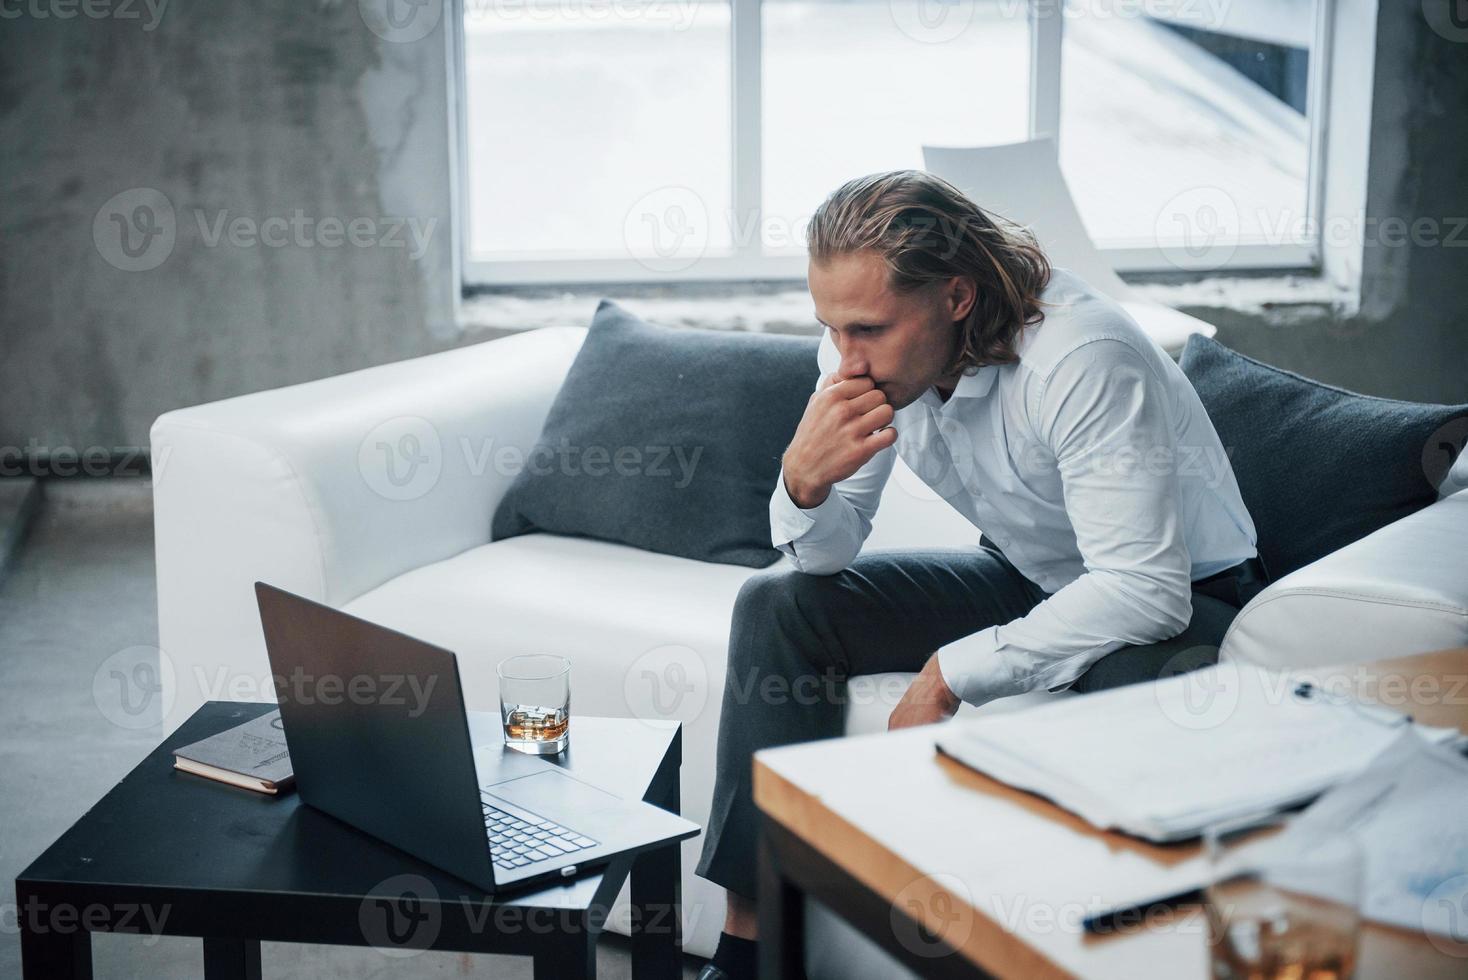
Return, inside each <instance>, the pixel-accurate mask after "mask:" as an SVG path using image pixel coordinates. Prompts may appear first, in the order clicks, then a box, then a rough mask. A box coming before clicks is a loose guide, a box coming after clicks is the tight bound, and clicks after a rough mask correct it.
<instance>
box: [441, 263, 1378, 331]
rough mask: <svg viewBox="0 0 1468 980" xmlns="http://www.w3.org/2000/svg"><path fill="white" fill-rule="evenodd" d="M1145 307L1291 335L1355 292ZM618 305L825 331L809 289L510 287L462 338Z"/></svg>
mask: <svg viewBox="0 0 1468 980" xmlns="http://www.w3.org/2000/svg"><path fill="white" fill-rule="evenodd" d="M1128 278H1129V279H1130V280H1131V281H1130V285H1131V286H1132V288H1133V289H1135V290H1136V292H1137V295H1138V296H1139V297H1141V298H1145V299H1150V300H1153V301H1155V302H1158V303H1161V304H1163V305H1165V306H1171V307H1174V308H1176V309H1179V310H1182V311H1183V312H1185V313H1190V314H1192V315H1195V316H1198V317H1199V318H1200V319H1204V320H1207V319H1208V316H1207V313H1208V311H1209V310H1226V311H1229V312H1231V313H1234V314H1242V315H1245V316H1250V317H1255V318H1258V319H1260V320H1262V321H1264V322H1265V323H1266V324H1270V325H1276V326H1287V325H1289V324H1292V323H1298V322H1302V321H1307V320H1319V319H1322V318H1331V317H1341V316H1347V315H1349V314H1350V313H1351V312H1352V303H1351V297H1350V294H1349V291H1347V290H1345V289H1343V288H1340V287H1338V286H1335V285H1333V284H1331V283H1329V282H1328V281H1326V280H1325V279H1323V278H1322V277H1320V276H1318V275H1313V274H1306V273H1298V274H1297V273H1290V274H1280V275H1243V274H1238V275H1217V276H1207V277H1205V278H1196V277H1194V278H1178V279H1177V280H1176V281H1168V279H1167V278H1165V277H1141V276H1139V277H1128ZM604 297H605V298H609V299H613V300H616V301H617V302H619V303H624V304H625V305H627V306H628V307H630V308H632V309H634V310H635V311H636V312H637V314H638V315H639V316H642V317H645V318H647V319H648V320H652V321H655V322H657V323H664V324H669V325H671V326H685V327H700V328H703V329H708V330H744V331H750V332H753V333H794V334H812V335H813V334H816V333H819V327H818V325H817V324H816V320H815V316H814V313H813V312H812V310H811V303H810V294H809V293H808V292H807V291H806V288H805V284H804V282H801V281H784V282H728V283H670V284H664V285H659V284H636V283H627V284H616V283H611V284H589V285H568V286H502V287H494V288H492V289H474V290H466V292H465V295H464V298H463V301H462V303H461V306H460V311H459V321H458V325H459V329H460V330H461V331H462V333H463V335H464V336H465V337H468V338H472V337H474V336H476V335H482V334H495V335H499V334H504V333H516V332H520V331H524V330H536V329H539V328H540V327H553V326H554V327H561V326H578V327H584V326H586V325H587V324H588V323H590V322H591V316H592V313H593V312H595V310H596V305H597V303H598V302H600V301H601V299H602V298H604Z"/></svg>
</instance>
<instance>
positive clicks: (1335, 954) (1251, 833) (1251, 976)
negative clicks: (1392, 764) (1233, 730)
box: [1204, 816, 1364, 980]
mask: <svg viewBox="0 0 1468 980" xmlns="http://www.w3.org/2000/svg"><path fill="white" fill-rule="evenodd" d="M1249 823H1253V824H1254V825H1253V826H1249V827H1240V828H1233V827H1210V828H1208V829H1207V830H1206V831H1205V832H1204V850H1205V853H1206V854H1207V855H1208V860H1209V864H1210V865H1211V875H1210V878H1211V883H1210V884H1209V885H1208V886H1207V887H1206V888H1205V889H1204V896H1205V901H1204V910H1205V914H1206V916H1207V921H1208V938H1209V958H1210V960H1211V965H1212V970H1211V973H1212V976H1213V977H1214V978H1215V980H1349V978H1350V977H1351V975H1352V974H1353V973H1354V971H1355V968H1356V951H1357V949H1356V944H1357V934H1358V933H1359V931H1360V913H1359V908H1360V898H1361V887H1362V876H1363V871H1364V859H1363V855H1362V852H1361V849H1360V846H1359V844H1358V842H1357V841H1356V840H1355V839H1354V838H1353V837H1352V836H1351V835H1350V833H1349V832H1347V831H1343V830H1339V829H1336V828H1320V827H1312V828H1309V829H1306V827H1305V826H1304V825H1298V824H1296V825H1294V826H1292V825H1291V820H1290V819H1289V818H1288V817H1284V816H1276V817H1273V818H1270V819H1268V820H1266V821H1264V822H1263V823H1262V824H1260V823H1258V822H1255V821H1250V822H1249ZM1297 828H1298V829H1297Z"/></svg>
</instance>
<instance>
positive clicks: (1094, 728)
mask: <svg viewBox="0 0 1468 980" xmlns="http://www.w3.org/2000/svg"><path fill="white" fill-rule="evenodd" d="M1300 684H1301V679H1300V678H1299V677H1298V676H1295V675H1291V674H1288V673H1285V672H1280V671H1270V670H1266V669H1264V668H1260V667H1254V666H1251V665H1247V664H1233V663H1225V664H1219V665H1217V666H1214V667H1210V668H1206V669H1204V670H1200V671H1194V672H1192V673H1188V674H1182V675H1179V676H1176V677H1172V678H1169V679H1167V680H1163V681H1159V682H1157V683H1154V684H1136V685H1132V686H1130V687H1124V688H1117V689H1115V690H1111V691H1103V692H1099V693H1096V694H1088V695H1085V696H1084V697H1078V698H1067V699H1065V700H1063V701H1058V702H1056V703H1054V704H1050V705H1046V706H1044V707H1040V708H1034V709H1031V710H1028V711H1020V712H1014V713H1012V714H1005V715H999V716H996V717H993V718H985V719H980V720H978V721H974V722H970V723H967V724H955V725H952V726H950V730H949V731H948V732H946V733H945V734H944V735H942V736H940V738H939V739H938V748H939V749H940V750H941V751H942V752H944V753H945V754H947V755H950V756H952V757H954V758H955V759H958V760H959V761H960V762H962V763H964V764H965V765H968V766H971V767H972V768H974V769H977V770H979V771H980V772H983V773H986V774H987V775H990V776H992V777H994V778H995V779H998V780H1001V781H1002V782H1005V783H1008V784H1010V785H1012V786H1016V787H1018V788H1020V789H1023V790H1028V791H1030V792H1033V793H1038V794H1040V795H1041V796H1045V797H1047V798H1049V799H1050V800H1052V801H1054V802H1055V803H1056V804H1058V805H1060V806H1062V807H1064V808H1066V809H1067V810H1071V811H1073V812H1074V813H1077V814H1079V815H1080V816H1081V817H1083V818H1085V819H1086V820H1087V821H1089V822H1090V823H1092V824H1094V825H1095V826H1097V827H1101V828H1107V829H1113V828H1114V829H1118V830H1123V831H1125V832H1127V833H1130V834H1134V835H1137V836H1139V837H1144V838H1147V839H1149V840H1154V841H1173V840H1181V839H1184V838H1188V837H1193V836H1196V835H1197V834H1199V833H1201V832H1202V830H1203V828H1204V827H1206V826H1208V825H1209V824H1212V823H1218V822H1224V821H1232V820H1236V819H1241V818H1246V817H1250V816H1253V815H1256V814H1259V815H1262V814H1266V813H1271V812H1275V811H1278V810H1281V809H1284V808H1286V807H1289V806H1293V805H1296V804H1299V803H1303V802H1305V801H1307V800H1310V799H1312V798H1313V797H1315V796H1317V795H1319V794H1320V793H1321V792H1323V791H1324V790H1326V789H1328V788H1329V787H1331V786H1333V785H1335V784H1336V783H1338V782H1340V781H1341V780H1343V779H1345V778H1347V777H1349V776H1351V775H1353V774H1355V773H1357V772H1359V771H1360V770H1361V769H1363V768H1364V767H1365V766H1366V765H1367V764H1368V763H1370V762H1371V760H1372V759H1373V758H1374V757H1375V756H1376V755H1377V754H1378V753H1380V752H1381V751H1382V750H1383V749H1385V748H1386V747H1387V746H1388V745H1389V744H1391V743H1392V742H1393V741H1394V740H1395V739H1396V737H1397V736H1398V735H1400V734H1401V733H1402V731H1403V728H1404V726H1407V725H1409V724H1411V722H1410V720H1409V719H1408V718H1407V717H1406V716H1405V715H1402V714H1399V713H1397V712H1393V711H1389V710H1385V709H1382V708H1378V707H1374V706H1365V705H1362V704H1359V703H1356V702H1355V701H1353V700H1351V699H1350V698H1349V697H1347V696H1345V695H1343V694H1342V693H1341V692H1335V691H1321V690H1319V689H1315V690H1313V691H1311V690H1309V689H1307V688H1301V686H1300ZM1417 730H1418V731H1419V732H1420V733H1421V734H1422V735H1423V736H1424V737H1426V738H1427V739H1429V740H1430V741H1433V742H1453V741H1456V740H1458V739H1459V738H1460V736H1459V733H1458V732H1457V731H1456V730H1454V729H1446V728H1444V729H1436V728H1425V727H1421V726H1418V727H1417Z"/></svg>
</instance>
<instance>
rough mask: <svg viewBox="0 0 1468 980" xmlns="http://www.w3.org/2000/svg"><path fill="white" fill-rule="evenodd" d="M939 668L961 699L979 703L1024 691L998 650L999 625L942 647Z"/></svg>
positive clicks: (939, 651) (939, 653)
mask: <svg viewBox="0 0 1468 980" xmlns="http://www.w3.org/2000/svg"><path fill="white" fill-rule="evenodd" d="M937 656H938V672H939V673H941V674H942V675H943V683H945V684H947V685H948V689H949V690H950V691H952V692H953V693H954V694H955V695H957V696H958V699H959V700H960V701H967V702H968V703H969V704H973V705H980V704H984V703H986V702H989V701H993V700H994V699H995V698H1002V697H1007V696H1009V695H1011V694H1019V693H1021V692H1020V691H1019V690H1016V686H1015V682H1014V675H1013V672H1012V671H1011V670H1010V669H1009V665H1008V664H1006V663H1005V662H1004V659H1003V657H1002V656H1001V655H1000V653H999V627H998V626H990V627H989V628H988V629H983V630H979V631H978V632H977V633H972V634H970V635H968V636H965V637H963V638H962V639H959V640H954V641H953V642H952V643H950V644H948V645H947V646H944V647H941V648H940V649H939V650H938V653H937Z"/></svg>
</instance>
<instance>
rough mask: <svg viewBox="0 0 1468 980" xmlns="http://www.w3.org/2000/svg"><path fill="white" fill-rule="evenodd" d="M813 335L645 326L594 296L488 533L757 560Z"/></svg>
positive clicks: (810, 363) (803, 391)
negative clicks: (561, 378) (575, 347)
mask: <svg viewBox="0 0 1468 980" xmlns="http://www.w3.org/2000/svg"><path fill="white" fill-rule="evenodd" d="M816 346H817V340H816V339H815V338H806V337H787V336H772V335H764V334H748V333H716V332H713V331H707V330H691V329H676V328H669V327H660V326H656V325H652V324H648V323H644V322H643V321H642V320H639V319H638V318H637V317H635V316H633V315H632V314H631V313H629V312H627V311H626V310H625V309H623V308H622V307H620V306H618V305H617V304H616V303H613V302H611V301H610V300H602V301H601V305H599V306H598V307H597V308H596V315H595V316H594V317H593V318H592V321H591V330H590V332H589V333H588V334H587V337H586V342H585V344H584V346H583V347H582V348H581V350H580V352H579V353H578V354H577V356H576V360H575V362H574V363H573V364H572V365H571V370H570V372H569V373H568V374H567V375H566V380H565V382H564V383H563V384H562V386H561V390H560V392H559V393H558V394H557V395H556V400H555V402H554V403H553V404H552V405H551V409H550V414H549V415H548V416H547V417H546V423H545V428H544V430H543V431H542V432H541V434H540V438H539V440H538V441H537V442H536V445H535V448H534V449H533V450H532V451H531V452H530V454H529V455H528V456H527V458H526V461H525V466H524V469H522V470H521V472H520V473H519V474H518V475H517V476H516V478H515V480H514V482H513V483H512V484H511V486H510V489H509V491H508V492H507V493H506V494H505V497H504V499H503V500H502V501H500V505H499V507H498V508H497V509H496V510H495V513H494V518H493V520H492V522H491V526H490V539H491V540H493V541H498V540H500V539H501V538H508V537H513V536H515V535H518V534H526V533H528V532H531V531H549V532H551V533H554V534H569V535H580V536H584V537H591V538H600V539H602V540H605V541H617V542H621V543H623V544H629V545H633V546H634V547H637V548H642V549H645V550H647V551H656V552H660V553H662V554H665V555H680V556H682V557H685V558H697V559H699V560H701V561H710V562H721V563H724V564H729V565H747V566H749V567H752V568H763V567H765V566H767V565H770V564H772V563H774V562H775V561H776V560H777V559H778V558H779V557H780V553H779V552H778V551H776V550H775V549H774V547H773V546H772V545H771V544H770V518H769V502H770V494H771V493H772V492H773V491H774V489H775V480H776V479H777V478H778V477H779V473H780V455H781V454H782V453H783V452H784V451H785V447H786V446H787V445H788V444H789V442H790V438H791V436H793V435H794V434H795V427H796V425H797V424H798V423H799V422H800V417H801V415H802V414H803V413H804V411H805V405H806V401H807V399H808V398H809V397H810V393H811V391H812V390H813V389H814V388H815V383H816V377H817V370H818V369H817V367H816Z"/></svg>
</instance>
